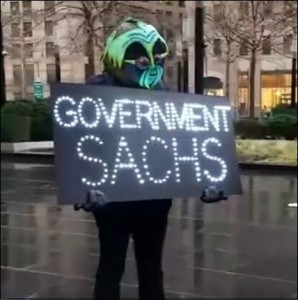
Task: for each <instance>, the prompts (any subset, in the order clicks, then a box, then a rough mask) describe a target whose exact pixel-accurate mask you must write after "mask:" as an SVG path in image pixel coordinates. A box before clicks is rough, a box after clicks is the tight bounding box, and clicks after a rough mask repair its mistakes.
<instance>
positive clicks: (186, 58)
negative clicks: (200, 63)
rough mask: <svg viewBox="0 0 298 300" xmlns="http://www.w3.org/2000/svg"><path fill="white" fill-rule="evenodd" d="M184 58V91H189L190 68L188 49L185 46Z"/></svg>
mask: <svg viewBox="0 0 298 300" xmlns="http://www.w3.org/2000/svg"><path fill="white" fill-rule="evenodd" d="M182 53H183V55H182V58H183V66H182V68H183V77H182V86H183V93H188V91H189V90H188V86H189V82H188V74H189V69H188V49H187V48H183V50H182Z"/></svg>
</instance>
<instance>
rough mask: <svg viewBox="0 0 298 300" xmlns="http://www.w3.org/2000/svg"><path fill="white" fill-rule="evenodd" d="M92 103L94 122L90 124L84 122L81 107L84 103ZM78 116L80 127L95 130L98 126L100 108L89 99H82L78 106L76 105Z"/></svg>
mask: <svg viewBox="0 0 298 300" xmlns="http://www.w3.org/2000/svg"><path fill="white" fill-rule="evenodd" d="M87 102H89V103H92V105H94V108H95V120H94V121H93V122H91V123H88V122H86V120H85V117H84V113H83V107H84V105H85V103H87ZM78 115H79V119H80V122H81V123H82V125H83V126H84V127H86V128H95V127H97V126H98V124H99V121H100V108H99V105H98V103H97V102H96V101H95V100H94V99H92V98H89V97H85V98H82V100H81V101H80V103H79V105H78Z"/></svg>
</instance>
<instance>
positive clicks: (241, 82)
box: [239, 73, 248, 88]
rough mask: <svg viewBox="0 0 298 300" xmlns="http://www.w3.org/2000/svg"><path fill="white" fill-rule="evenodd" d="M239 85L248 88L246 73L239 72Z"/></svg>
mask: <svg viewBox="0 0 298 300" xmlns="http://www.w3.org/2000/svg"><path fill="white" fill-rule="evenodd" d="M239 87H240V88H248V74H247V73H245V74H241V73H240V74H239Z"/></svg>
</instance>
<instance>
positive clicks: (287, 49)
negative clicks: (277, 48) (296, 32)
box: [283, 34, 293, 54]
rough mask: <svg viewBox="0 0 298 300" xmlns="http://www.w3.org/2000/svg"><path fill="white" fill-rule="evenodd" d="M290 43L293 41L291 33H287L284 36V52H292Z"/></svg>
mask: <svg viewBox="0 0 298 300" xmlns="http://www.w3.org/2000/svg"><path fill="white" fill-rule="evenodd" d="M292 43H293V35H292V34H288V35H286V36H284V43H283V46H284V54H291V53H292Z"/></svg>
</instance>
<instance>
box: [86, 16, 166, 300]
mask: <svg viewBox="0 0 298 300" xmlns="http://www.w3.org/2000/svg"><path fill="white" fill-rule="evenodd" d="M167 55H168V46H167V44H166V42H165V40H164V39H163V38H162V36H161V35H160V34H159V33H158V31H157V30H156V29H155V28H154V27H153V26H152V25H150V24H146V23H144V22H142V21H139V20H136V19H133V18H129V19H127V20H125V21H124V22H123V23H122V24H121V25H120V26H119V27H118V28H116V29H115V30H114V31H113V32H112V34H111V35H110V36H109V38H108V39H107V42H106V46H105V50H104V54H103V64H104V72H103V74H101V75H95V76H94V77H92V78H90V79H89V80H88V81H87V84H93V85H102V86H105V85H106V86H118V87H131V88H139V89H148V90H164V83H163V73H164V62H165V58H166V56H167ZM171 204H172V201H171V200H170V199H162V200H149V201H132V202H124V203H123V202H121V203H120V202H116V203H108V204H105V205H103V206H100V205H97V206H95V207H94V208H93V210H92V213H93V215H94V217H95V219H96V224H97V226H98V230H99V242H100V261H99V266H98V270H97V274H96V284H95V290H94V298H95V299H120V281H121V277H122V275H123V272H124V268H125V261H126V253H127V249H128V244H129V240H130V237H132V239H133V242H134V251H135V257H136V263H137V271H138V280H139V297H140V299H158V300H162V299H164V298H165V293H164V287H163V272H162V252H163V245H164V240H165V235H166V227H167V220H168V213H169V210H170V207H171Z"/></svg>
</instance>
